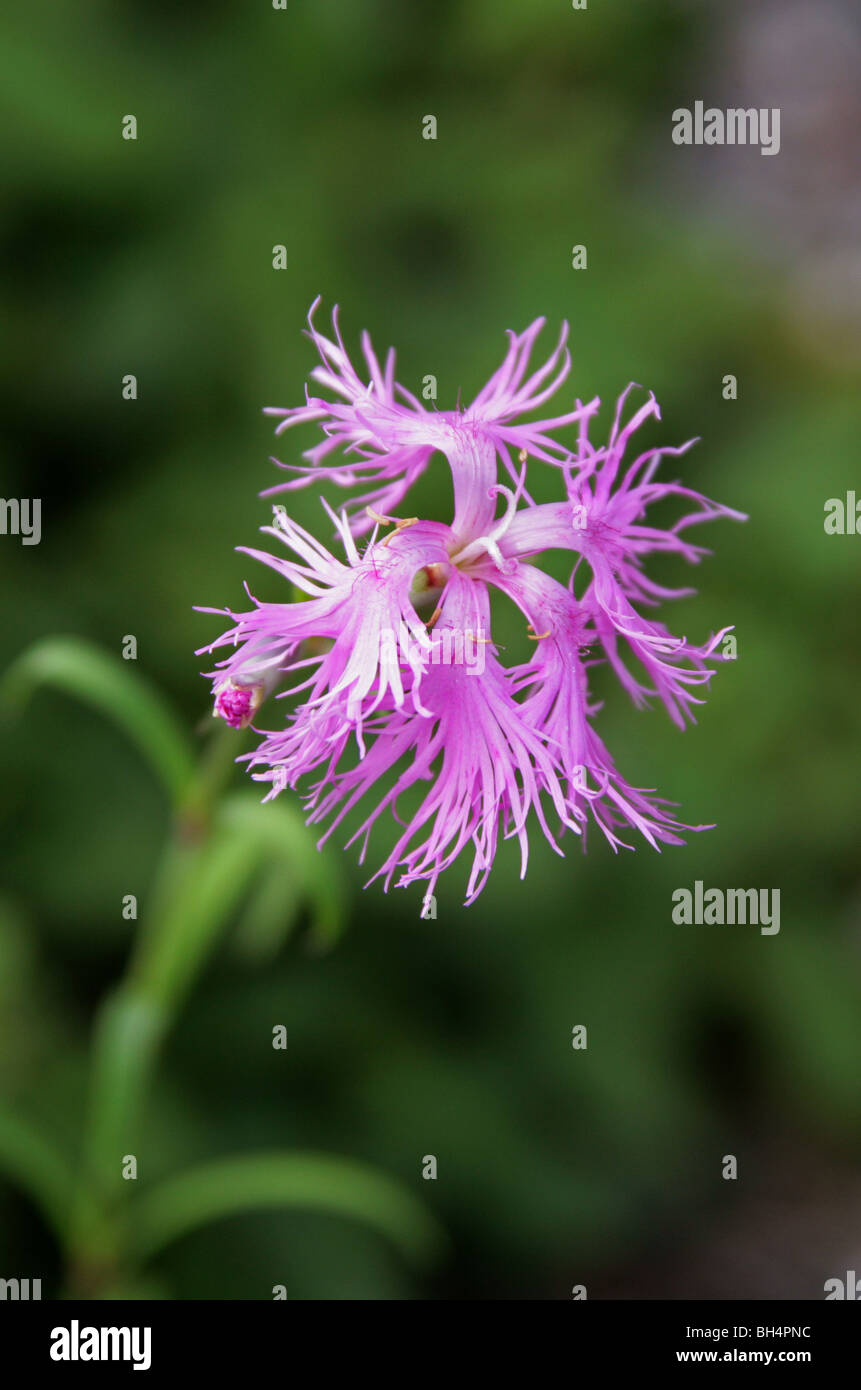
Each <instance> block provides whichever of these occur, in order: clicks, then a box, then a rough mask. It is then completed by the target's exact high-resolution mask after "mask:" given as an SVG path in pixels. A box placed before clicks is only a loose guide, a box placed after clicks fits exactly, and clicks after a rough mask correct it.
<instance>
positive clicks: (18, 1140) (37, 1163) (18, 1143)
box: [0, 1108, 73, 1241]
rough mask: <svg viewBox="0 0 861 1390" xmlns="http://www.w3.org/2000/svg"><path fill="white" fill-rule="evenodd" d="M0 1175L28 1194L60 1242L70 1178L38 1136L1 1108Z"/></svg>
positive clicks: (70, 1190)
mask: <svg viewBox="0 0 861 1390" xmlns="http://www.w3.org/2000/svg"><path fill="white" fill-rule="evenodd" d="M0 1173H2V1174H3V1176H4V1177H6V1178H8V1179H9V1181H10V1182H12V1183H14V1184H15V1186H16V1187H18V1188H20V1189H21V1190H22V1191H23V1192H26V1193H27V1195H28V1196H29V1197H30V1199H31V1200H32V1201H33V1203H34V1204H35V1206H36V1207H38V1209H39V1211H40V1212H41V1213H42V1216H43V1217H44V1218H45V1221H46V1222H47V1224H48V1225H49V1226H50V1227H51V1229H52V1230H53V1231H54V1233H55V1235H56V1236H57V1238H58V1239H59V1240H60V1241H62V1240H63V1239H64V1238H65V1234H66V1229H67V1225H68V1221H69V1218H70V1214H71V1201H72V1193H73V1178H72V1174H71V1172H70V1171H69V1169H68V1168H67V1167H66V1164H65V1163H64V1161H63V1158H62V1156H61V1155H60V1154H59V1153H58V1152H57V1151H56V1150H55V1149H54V1148H53V1147H52V1146H51V1145H50V1144H49V1143H48V1141H47V1140H46V1139H44V1138H43V1137H42V1135H41V1134H39V1133H38V1132H37V1131H36V1130H35V1129H33V1128H32V1126H31V1125H30V1124H29V1123H28V1122H27V1121H25V1120H23V1119H21V1117H20V1116H18V1115H13V1114H12V1113H11V1112H10V1111H7V1110H6V1109H4V1108H0Z"/></svg>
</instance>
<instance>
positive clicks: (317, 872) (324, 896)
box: [221, 792, 347, 948]
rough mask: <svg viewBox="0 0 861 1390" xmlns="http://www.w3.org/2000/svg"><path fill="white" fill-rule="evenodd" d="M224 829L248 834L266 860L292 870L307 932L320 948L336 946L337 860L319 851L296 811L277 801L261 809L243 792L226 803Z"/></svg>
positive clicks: (339, 923)
mask: <svg viewBox="0 0 861 1390" xmlns="http://www.w3.org/2000/svg"><path fill="white" fill-rule="evenodd" d="M221 814H222V817H223V821H224V824H225V825H231V826H233V827H235V828H236V830H237V831H241V832H242V833H244V834H247V835H251V836H252V837H253V838H254V840H255V842H256V843H257V844H259V845H261V846H262V847H264V848H265V851H266V853H267V855H269V856H271V857H273V858H275V859H278V860H284V861H286V863H287V864H288V865H289V866H291V867H292V869H293V872H294V874H295V877H296V882H297V884H298V885H300V888H301V893H302V895H303V896H305V897H307V898H308V900H309V902H310V905H311V914H312V915H311V931H312V934H313V937H314V941H315V943H316V944H317V945H318V946H319V947H321V948H323V947H329V946H332V945H334V943H335V942H336V941H337V940H338V938H339V937H340V936H341V934H342V933H343V930H344V926H345V923H346V916H347V913H346V894H345V892H344V885H343V880H342V877H341V869H340V865H339V863H338V860H337V857H336V856H335V855H334V854H332V853H331V852H330V851H328V850H326V849H323V850H318V849H317V846H316V844H315V842H314V839H313V836H312V833H311V831H310V830H309V829H308V826H307V825H306V824H305V822H304V820H303V819H302V815H301V813H300V811H299V809H298V807H297V806H295V805H293V804H292V803H290V802H288V801H286V800H285V799H284V798H283V797H279V799H278V800H277V801H268V802H267V803H266V804H265V805H264V804H263V803H262V802H261V801H258V800H257V798H256V797H255V796H253V795H251V794H249V793H247V792H236V793H234V794H233V795H232V796H229V797H227V798H226V799H225V801H224V803H223V805H222V808H221Z"/></svg>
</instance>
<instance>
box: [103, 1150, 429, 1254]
mask: <svg viewBox="0 0 861 1390" xmlns="http://www.w3.org/2000/svg"><path fill="white" fill-rule="evenodd" d="M273 1207H288V1208H289V1207H294V1208H299V1209H301V1210H304V1211H323V1212H328V1213H330V1214H332V1215H336V1216H344V1217H348V1218H352V1219H354V1220H356V1221H362V1222H364V1223H366V1224H367V1225H369V1226H371V1227H373V1228H374V1229H375V1230H377V1231H379V1232H380V1233H381V1234H383V1235H385V1236H387V1237H388V1238H389V1239H391V1240H392V1241H394V1242H395V1244H396V1245H397V1246H398V1247H399V1248H400V1249H401V1250H402V1252H403V1253H404V1254H405V1255H406V1256H407V1257H408V1258H409V1259H412V1260H414V1261H419V1262H425V1261H427V1260H429V1259H431V1258H433V1256H434V1255H435V1254H437V1253H438V1251H439V1250H440V1248H441V1245H442V1233H441V1231H440V1229H439V1227H438V1226H437V1224H436V1222H435V1221H434V1220H433V1218H432V1217H430V1216H429V1215H428V1213H427V1212H426V1210H425V1208H424V1207H423V1205H422V1204H421V1203H420V1202H419V1201H418V1200H417V1199H416V1198H415V1197H413V1196H412V1195H411V1194H410V1193H409V1192H407V1191H405V1190H404V1189H403V1188H402V1187H401V1186H400V1184H398V1183H396V1182H393V1181H392V1180H391V1179H390V1178H387V1177H385V1176H383V1175H381V1174H380V1173H378V1172H376V1171H375V1170H374V1169H373V1168H371V1167H369V1166H368V1165H366V1164H364V1163H359V1162H356V1161H354V1160H352V1159H345V1158H337V1157H333V1156H331V1155H329V1154H317V1153H299V1152H297V1153H269V1154H266V1153H264V1154H254V1155H241V1156H237V1157H235V1158H225V1159H220V1160H217V1161H215V1162H213V1163H207V1164H202V1165H201V1166H200V1167H197V1168H192V1169H189V1170H187V1171H186V1172H185V1173H181V1174H179V1175H178V1176H177V1177H174V1178H168V1179H167V1180H165V1181H164V1182H162V1183H160V1184H159V1185H158V1186H156V1187H153V1188H152V1189H151V1190H150V1191H148V1192H144V1193H143V1194H142V1195H141V1196H140V1197H138V1198H136V1199H135V1201H134V1202H133V1204H132V1206H131V1208H130V1211H129V1216H130V1223H131V1227H130V1228H131V1230H132V1236H131V1240H132V1245H133V1251H134V1253H135V1254H136V1255H137V1256H138V1257H139V1258H141V1259H149V1258H150V1257H151V1256H153V1255H154V1254H155V1253H156V1252H157V1251H159V1250H161V1249H162V1248H163V1247H164V1246H166V1245H168V1244H169V1243H170V1242H171V1241H174V1240H177V1239H179V1237H180V1236H183V1235H186V1234H187V1233H188V1232H189V1231H193V1230H196V1229H197V1228H198V1227H200V1226H204V1225H206V1224H207V1223H209V1222H210V1221H217V1220H220V1219H221V1218H222V1217H227V1216H235V1215H237V1214H238V1213H242V1212H249V1211H263V1210H267V1209H271V1208H273Z"/></svg>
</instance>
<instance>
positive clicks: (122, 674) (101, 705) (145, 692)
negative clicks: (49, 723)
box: [0, 637, 194, 804]
mask: <svg viewBox="0 0 861 1390" xmlns="http://www.w3.org/2000/svg"><path fill="white" fill-rule="evenodd" d="M43 685H47V686H53V687H54V688H55V689H57V690H62V691H64V692H65V693H66V694H68V695H74V696H76V697H77V698H78V699H79V700H83V701H84V702H85V703H86V704H89V705H92V706H93V707H94V708H95V709H97V710H98V711H99V712H100V713H102V714H105V715H107V716H108V717H109V718H111V719H113V720H114V722H115V723H116V724H118V725H119V726H120V728H122V729H123V730H124V731H125V732H126V733H127V734H128V735H129V737H130V738H131V739H132V741H133V742H134V743H135V744H137V747H138V748H139V750H140V751H141V752H142V753H143V754H144V756H145V757H146V758H147V760H148V762H149V763H150V765H151V767H152V768H153V769H154V770H155V772H156V773H157V774H158V776H159V778H160V779H161V781H162V782H163V784H164V786H165V787H166V788H167V791H168V792H169V794H170V796H171V798H172V800H173V802H174V804H178V803H179V802H180V800H181V798H182V796H183V793H184V792H185V790H186V788H187V787H188V785H189V784H190V782H191V778H192V776H193V774H194V754H193V748H192V746H191V742H190V740H189V739H188V738H187V736H186V733H185V731H184V729H183V727H182V725H181V724H180V723H179V722H178V721H177V720H176V719H175V718H174V715H173V712H172V710H171V709H170V707H169V705H168V704H167V703H166V702H165V701H164V700H163V699H162V697H161V695H160V694H159V693H158V691H157V690H156V689H155V688H154V687H153V686H152V685H150V684H149V682H148V681H147V680H146V678H145V677H144V676H142V675H141V674H140V672H139V671H137V670H135V669H134V667H133V666H132V665H131V664H130V663H129V662H125V661H122V660H121V659H120V658H119V657H113V656H109V655H107V653H105V652H104V651H102V650H101V648H100V647H96V646H93V645H92V644H91V643H89V642H85V641H83V640H82V639H81V638H78V637H46V638H45V639H44V640H43V641H41V642H37V643H36V644H35V646H33V647H30V648H29V649H28V650H27V651H26V652H24V653H23V655H22V656H20V657H18V659H17V660H16V661H14V662H13V663H12V665H11V666H10V667H9V668H8V669H7V670H6V672H5V674H4V676H3V679H2V681H0V701H2V702H3V703H4V704H6V705H8V706H12V707H16V706H17V707H21V706H22V705H23V704H24V703H25V702H26V701H27V700H28V699H29V697H30V696H31V695H32V694H33V692H34V691H35V690H37V689H38V688H39V687H40V686H43Z"/></svg>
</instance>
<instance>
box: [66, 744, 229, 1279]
mask: <svg viewBox="0 0 861 1390" xmlns="http://www.w3.org/2000/svg"><path fill="white" fill-rule="evenodd" d="M238 751H239V749H238V745H237V739H236V735H235V733H233V731H232V730H229V729H226V728H225V727H224V726H219V728H218V730H217V731H216V732H215V735H214V737H213V738H212V739H211V740H210V741H209V745H208V747H207V749H206V752H205V754H204V757H203V758H202V760H201V763H200V766H199V768H198V771H197V773H196V775H195V777H194V778H193V780H192V782H191V784H190V785H189V787H188V790H187V792H186V794H185V796H184V797H183V799H182V801H181V803H180V805H179V807H178V810H177V815H176V818H175V822H174V826H173V830H172V834H171V837H170V839H169V840H168V843H167V844H166V846H165V849H164V852H163V854H162V857H161V860H160V862H159V865H158V868H157V871H156V877H155V881H154V884H153V889H152V893H151V899H150V904H149V907H148V910H147V912H146V918H145V925H144V926H142V929H141V930H140V931H139V933H138V937H137V940H136V942H135V946H134V949H133V951H132V954H131V957H130V960H129V964H128V966H127V969H126V972H125V975H124V977H123V979H122V980H121V981H120V983H119V985H118V986H117V987H116V989H114V990H113V991H111V993H110V994H109V995H107V997H106V998H105V999H104V1000H103V1001H102V1004H101V1006H100V1008H99V1010H98V1012H97V1015H96V1020H95V1027H94V1034H93V1043H92V1053H91V1063H90V1087H89V1103H88V1113H87V1119H86V1125H85V1138H84V1150H83V1156H84V1169H85V1171H84V1175H83V1177H84V1182H83V1187H82V1191H81V1195H80V1199H79V1202H78V1206H77V1208H76V1210H75V1212H74V1213H73V1216H72V1225H71V1241H70V1244H71V1256H72V1272H71V1274H70V1284H71V1285H72V1286H73V1287H75V1288H77V1289H78V1290H80V1291H85V1292H86V1293H87V1294H88V1296H92V1289H93V1288H94V1287H100V1286H102V1285H103V1284H105V1283H107V1282H110V1281H111V1280H112V1279H113V1278H114V1275H115V1269H116V1263H117V1260H118V1259H119V1258H120V1252H121V1250H122V1246H123V1243H124V1231H123V1211H124V1206H125V1203H124V1201H123V1198H124V1195H125V1191H126V1182H125V1180H124V1176H123V1168H124V1164H125V1162H126V1158H127V1156H133V1157H134V1158H135V1159H136V1160H137V1159H139V1158H140V1157H141V1154H142V1150H143V1149H144V1144H143V1143H142V1132H141V1114H142V1109H143V1103H144V1099H145V1096H146V1092H147V1088H148V1085H149V1081H150V1078H151V1076H152V1073H153V1070H154V1067H155V1064H156V1061H157V1057H158V1053H159V1049H160V1046H161V1043H162V1040H163V1038H164V1036H165V1034H166V1033H167V1031H168V1029H169V1027H170V1025H171V1023H172V1021H173V1018H174V1017H175V1014H176V1010H177V1007H178V1005H179V1004H180V1003H181V1000H182V998H183V997H184V995H185V993H186V991H187V990H188V988H189V987H190V985H191V984H192V982H193V979H194V977H195V975H196V973H197V972H198V970H199V969H200V967H201V966H202V964H203V962H204V960H205V958H206V952H207V948H208V946H209V945H210V944H211V941H212V939H213V933H212V932H207V927H208V926H209V925H210V923H209V917H208V912H207V909H208V907H209V906H210V905H211V895H210V899H207V901H205V902H204V903H202V904H201V902H200V901H199V898H200V895H199V894H198V893H197V890H196V883H197V879H198V877H199V875H200V873H201V870H202V867H204V866H205V864H206V860H207V856H208V855H210V854H211V851H212V845H213V840H214V839H216V838H217V837H218V831H217V829H215V830H214V829H213V812H214V807H215V806H216V804H217V801H218V797H219V796H220V794H221V792H222V790H223V788H224V786H225V785H226V783H227V781H228V779H229V777H230V774H231V772H232V769H233V762H234V760H235V758H236V755H237V752H238ZM218 864H219V867H220V868H221V869H222V871H223V872H222V874H221V875H220V876H219V879H218V883H217V884H216V891H218V892H222V894H223V895H224V896H225V897H226V898H227V897H229V893H230V874H231V872H233V869H234V867H235V866H234V864H233V860H232V856H231V854H230V846H229V844H226V845H225V846H224V847H223V853H220V854H219V855H218Z"/></svg>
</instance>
